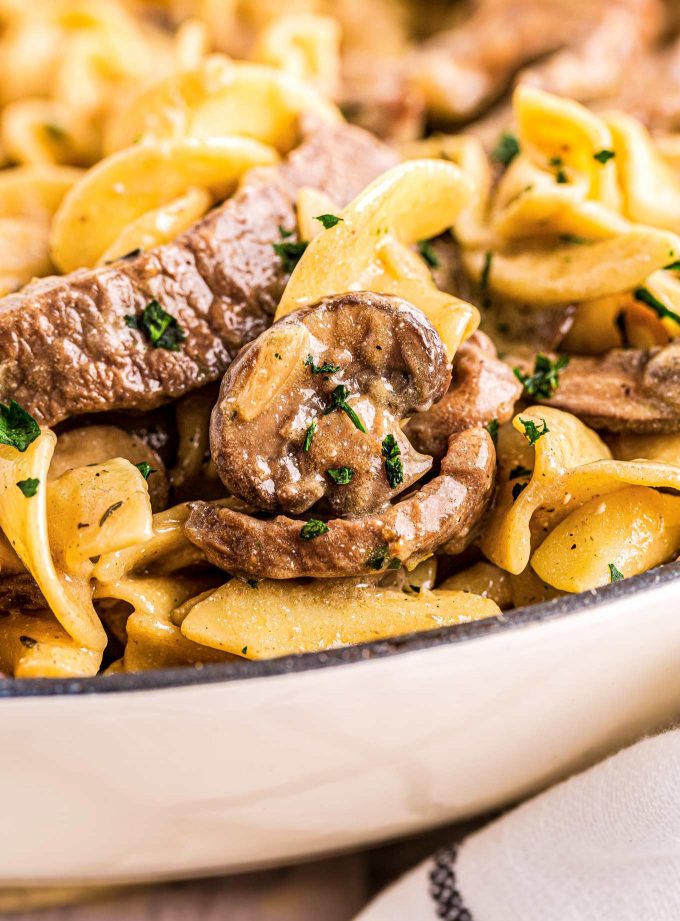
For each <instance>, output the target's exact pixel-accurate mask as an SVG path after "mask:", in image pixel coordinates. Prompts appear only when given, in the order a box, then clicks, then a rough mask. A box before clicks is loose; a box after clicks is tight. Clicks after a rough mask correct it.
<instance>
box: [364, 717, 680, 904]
mask: <svg viewBox="0 0 680 921" xmlns="http://www.w3.org/2000/svg"><path fill="white" fill-rule="evenodd" d="M498 769H499V770H502V769H503V768H502V764H501V763H500V762H499V768H498ZM438 918H443V919H445V921H680V730H675V731H673V732H668V733H665V734H664V735H661V736H657V737H656V738H653V739H646V740H645V741H643V742H639V743H638V744H637V745H634V746H632V747H631V748H628V749H625V750H624V751H622V752H619V754H617V755H614V756H613V757H612V758H609V759H608V760H607V761H604V762H603V763H602V764H599V765H597V766H596V767H594V768H591V769H590V770H588V771H585V772H584V773H583V774H578V775H577V776H575V777H572V778H571V779H569V780H567V781H565V782H564V783H561V784H559V785H558V786H556V787H553V788H552V789H551V790H548V791H546V792H545V793H542V794H540V795H539V796H537V797H535V798H534V799H532V800H529V801H528V802H526V803H524V804H522V805H521V806H519V807H518V808H516V809H514V810H513V811H512V812H509V813H507V814H506V815H505V816H503V817H502V818H500V819H498V820H497V821H495V822H492V823H491V824H490V825H487V826H486V827H484V828H483V829H481V830H480V831H478V832H475V833H474V834H472V835H470V837H468V838H466V839H465V840H464V841H463V842H462V843H461V844H460V845H459V846H458V847H457V848H450V849H448V850H444V851H441V852H440V853H439V854H436V855H435V856H434V857H433V858H430V859H428V860H426V861H425V862H424V863H422V864H420V866H418V867H417V868H416V869H415V870H412V871H411V872H410V873H408V874H407V875H406V876H404V877H403V878H402V879H401V880H399V881H398V882H397V883H395V884H394V885H393V886H391V887H390V888H389V889H388V890H386V891H385V892H384V893H383V894H382V895H380V896H379V897H378V898H377V899H376V900H375V901H374V902H372V903H371V904H370V905H369V907H368V908H366V909H364V911H362V912H361V913H360V914H359V915H358V916H357V918H356V919H355V921H435V919H438Z"/></svg>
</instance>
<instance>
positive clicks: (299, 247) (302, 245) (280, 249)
mask: <svg viewBox="0 0 680 921" xmlns="http://www.w3.org/2000/svg"><path fill="white" fill-rule="evenodd" d="M279 233H280V234H281V239H282V240H284V241H285V242H283V243H272V246H273V247H274V252H275V253H276V255H277V256H278V257H279V259H280V260H281V262H282V263H283V270H284V272H286V273H287V274H288V275H290V274H291V272H292V271H293V269H294V268H295V266H296V265H297V264H298V262H299V261H300V259H301V257H302V254H303V253H304V251H305V250H306V249H307V245H308V244H307V241H306V240H298V241H294V240H287V238H288V237H292V236H293V232H292V230H286V229H285V228H284V227H282V226H281V225H280V224H279Z"/></svg>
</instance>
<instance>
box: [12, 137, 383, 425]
mask: <svg viewBox="0 0 680 921" xmlns="http://www.w3.org/2000/svg"><path fill="white" fill-rule="evenodd" d="M394 162H395V157H394V154H393V153H392V152H391V151H389V150H388V149H387V148H386V147H385V146H383V145H381V144H380V142H378V141H376V140H375V139H374V138H373V137H371V135H369V134H367V133H366V132H364V131H362V130H361V129H359V128H355V127H351V126H348V125H330V124H327V123H319V122H317V121H314V122H313V123H312V122H308V123H306V124H305V125H304V130H303V138H302V142H301V144H300V146H299V147H297V148H296V149H295V150H294V151H293V152H292V153H291V154H290V155H289V157H288V158H287V160H285V161H284V162H283V163H281V164H280V165H279V166H277V167H271V168H267V169H258V170H252V171H251V172H250V173H249V174H248V175H247V176H246V178H245V180H244V181H243V183H242V185H241V187H240V189H239V190H238V191H237V192H236V194H235V195H234V196H233V197H232V198H230V199H229V200H228V201H226V202H225V203H224V204H223V205H222V206H221V207H219V208H216V209H215V210H214V211H212V212H210V213H209V214H208V215H207V216H206V217H205V218H204V219H203V220H202V221H200V222H199V223H197V224H196V225H194V226H193V227H191V228H190V229H189V230H188V231H186V232H185V233H184V234H182V235H181V236H180V237H178V238H177V240H175V241H174V242H172V243H169V244H167V245H165V246H161V247H158V248H157V249H155V250H152V251H150V252H148V253H142V254H141V255H138V256H136V257H132V258H128V259H121V260H118V261H117V262H115V263H113V264H112V265H110V266H104V267H101V268H96V269H92V270H80V271H78V272H74V273H72V274H71V275H67V276H65V277H62V278H59V277H56V278H48V279H42V280H40V281H38V282H36V283H33V284H31V285H29V286H28V287H26V288H24V289H23V290H22V291H21V292H19V293H17V294H13V295H10V296H9V297H6V298H3V299H2V300H0V400H2V401H4V402H7V401H8V400H10V399H14V400H16V401H17V402H19V403H20V404H21V405H22V406H23V407H24V408H25V409H27V410H28V411H29V412H31V413H32V414H33V415H34V416H35V417H36V418H37V419H38V420H39V421H40V422H43V423H45V424H47V425H54V424H56V423H58V422H60V421H61V420H63V419H66V418H67V417H69V416H74V415H78V414H81V413H88V412H100V411H103V410H129V409H136V410H139V409H150V408H152V407H155V406H158V405H160V404H161V403H163V402H165V401H167V400H169V399H173V398H176V397H179V396H181V395H182V394H184V393H186V392H187V391H190V390H193V389H195V388H197V387H201V386H203V385H204V384H206V383H208V382H210V381H213V380H216V379H218V378H219V377H220V376H221V375H222V374H223V373H224V371H225V369H226V367H227V366H228V364H229V362H230V361H231V359H232V358H233V357H234V355H235V354H236V352H237V351H238V350H239V349H240V347H241V346H242V345H243V344H244V343H245V342H248V341H249V340H251V339H254V338H255V337H256V336H258V335H259V334H260V333H261V332H262V331H263V330H264V329H265V328H266V327H267V326H268V325H269V324H270V322H271V317H272V314H273V313H274V310H275V308H276V305H277V303H278V300H279V297H280V295H281V292H282V290H283V287H284V285H285V282H286V278H287V276H286V275H285V273H284V271H283V267H282V264H281V261H280V259H279V258H278V257H277V256H276V255H275V254H274V250H273V248H272V244H273V243H276V242H280V234H279V226H283V227H285V228H287V229H288V230H291V231H292V230H294V228H295V211H294V203H295V199H296V195H297V192H298V190H299V189H300V188H301V187H302V186H314V187H316V188H319V189H321V190H323V191H325V192H327V193H328V194H329V195H330V196H331V197H332V198H333V199H334V200H336V201H338V202H339V203H340V204H346V203H347V202H349V201H350V200H351V199H352V198H354V197H355V196H356V195H357V194H358V193H359V192H360V191H361V190H362V189H363V188H364V186H365V185H366V184H367V183H368V182H370V181H371V180H372V179H374V178H375V177H376V176H377V175H379V174H380V173H381V172H383V171H384V170H386V169H388V168H389V167H390V166H392V165H393V164H394ZM290 239H291V240H294V239H295V237H294V236H293V237H291V238H290ZM152 299H156V300H158V301H159V302H160V304H161V306H162V307H163V309H164V310H166V311H167V312H168V313H170V314H172V315H173V316H174V317H176V318H177V320H178V321H179V323H180V325H181V326H182V328H183V329H184V331H185V332H186V340H185V341H184V342H183V343H182V345H181V347H180V348H179V350H178V351H175V352H174V351H169V350H166V349H162V348H152V347H151V346H150V344H149V343H148V342H147V341H146V339H145V338H144V337H143V335H142V334H141V333H140V332H139V331H137V330H134V329H130V328H129V327H128V326H127V325H126V322H125V317H126V316H128V315H132V316H139V314H140V313H141V312H142V310H143V309H144V307H145V306H146V305H147V304H148V303H149V301H151V300H152Z"/></svg>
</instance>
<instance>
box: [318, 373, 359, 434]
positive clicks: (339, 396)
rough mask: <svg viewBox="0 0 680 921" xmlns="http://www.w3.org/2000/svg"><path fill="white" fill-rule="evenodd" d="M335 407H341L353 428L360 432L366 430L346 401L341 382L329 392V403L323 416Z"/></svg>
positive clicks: (345, 391)
mask: <svg viewBox="0 0 680 921" xmlns="http://www.w3.org/2000/svg"><path fill="white" fill-rule="evenodd" d="M335 409H341V410H342V411H343V412H344V413H345V414H346V415H347V416H348V417H349V418H350V419H351V420H352V423H353V424H354V426H355V428H358V429H359V431H360V432H364V433H365V432H366V426H365V425H364V423H363V422H362V421H361V419H360V418H359V416H358V415H357V413H356V412H355V411H354V410H353V409H352V407H351V406H350V405H349V403H348V402H347V390H346V389H345V387H344V386H343V385H342V384H338V386H337V387H336V388H335V390H334V391H333V393H332V394H331V405H330V406H328V407H327V408H326V409H325V410H324V413H323V414H324V416H327V415H328V414H329V413H332V412H333V410H335Z"/></svg>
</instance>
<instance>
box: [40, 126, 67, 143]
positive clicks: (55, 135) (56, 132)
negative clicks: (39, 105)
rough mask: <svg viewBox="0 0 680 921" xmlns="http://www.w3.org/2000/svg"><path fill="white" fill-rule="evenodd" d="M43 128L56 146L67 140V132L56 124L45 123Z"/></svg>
mask: <svg viewBox="0 0 680 921" xmlns="http://www.w3.org/2000/svg"><path fill="white" fill-rule="evenodd" d="M43 128H44V130H45V134H46V135H47V136H48V137H49V138H50V140H52V141H55V142H56V143H57V144H63V143H64V141H67V140H68V131H67V130H66V129H65V128H62V126H61V125H58V124H57V123H56V122H45V124H44V125H43Z"/></svg>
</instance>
